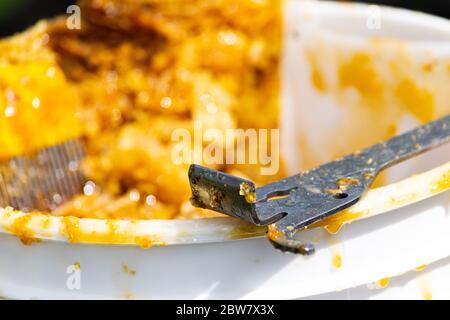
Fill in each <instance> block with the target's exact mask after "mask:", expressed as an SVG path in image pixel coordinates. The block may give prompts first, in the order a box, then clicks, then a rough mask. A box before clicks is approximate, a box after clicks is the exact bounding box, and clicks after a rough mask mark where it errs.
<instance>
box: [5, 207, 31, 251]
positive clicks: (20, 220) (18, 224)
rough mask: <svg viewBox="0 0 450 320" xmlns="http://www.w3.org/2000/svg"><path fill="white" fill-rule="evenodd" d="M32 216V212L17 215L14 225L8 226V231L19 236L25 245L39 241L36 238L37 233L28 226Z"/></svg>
mask: <svg viewBox="0 0 450 320" xmlns="http://www.w3.org/2000/svg"><path fill="white" fill-rule="evenodd" d="M32 217H33V214H32V213H29V214H25V215H22V216H20V217H17V218H15V219H14V221H13V223H12V225H11V226H9V227H7V228H6V230H7V231H8V232H10V233H12V234H13V235H15V236H17V237H19V239H20V241H22V243H23V244H24V245H31V244H33V243H34V242H37V241H39V240H38V239H36V237H35V234H34V233H33V232H32V231H31V230H30V229H29V228H28V223H29V222H30V220H31V218H32Z"/></svg>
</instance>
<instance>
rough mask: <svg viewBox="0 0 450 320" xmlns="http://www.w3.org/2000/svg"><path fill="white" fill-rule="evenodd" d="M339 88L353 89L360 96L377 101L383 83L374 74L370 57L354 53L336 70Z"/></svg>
mask: <svg viewBox="0 0 450 320" xmlns="http://www.w3.org/2000/svg"><path fill="white" fill-rule="evenodd" d="M338 78H339V85H340V87H341V88H348V87H353V88H355V89H356V90H357V91H358V92H360V93H361V95H362V96H367V97H369V98H373V99H379V98H380V97H382V95H383V91H384V90H383V81H382V79H381V78H380V76H379V75H378V73H377V72H376V69H375V66H374V63H373V60H372V57H371V56H370V55H369V54H367V53H365V52H357V53H355V54H354V55H353V56H352V58H351V59H350V61H347V62H344V63H342V64H341V65H340V66H339V69H338Z"/></svg>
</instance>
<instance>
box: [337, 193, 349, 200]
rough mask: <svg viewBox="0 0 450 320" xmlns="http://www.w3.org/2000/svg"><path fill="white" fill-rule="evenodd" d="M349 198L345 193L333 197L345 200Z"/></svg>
mask: <svg viewBox="0 0 450 320" xmlns="http://www.w3.org/2000/svg"><path fill="white" fill-rule="evenodd" d="M347 197H348V193H345V192H341V193H336V194H335V195H333V198H335V199H345V198H347Z"/></svg>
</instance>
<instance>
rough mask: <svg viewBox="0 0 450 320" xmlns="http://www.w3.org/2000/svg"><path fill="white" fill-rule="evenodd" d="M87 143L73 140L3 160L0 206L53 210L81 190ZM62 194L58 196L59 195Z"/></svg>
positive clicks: (24, 209) (0, 170)
mask: <svg viewBox="0 0 450 320" xmlns="http://www.w3.org/2000/svg"><path fill="white" fill-rule="evenodd" d="M84 154H85V152H84V145H83V143H82V142H81V141H78V140H72V141H67V142H65V143H62V144H60V145H56V146H53V147H49V148H45V149H43V150H40V151H39V152H38V153H37V154H35V155H33V156H21V157H14V158H12V159H9V160H8V161H6V162H4V163H0V207H6V206H11V207H14V208H15V209H20V210H23V211H30V210H43V211H46V210H52V209H54V208H55V207H56V206H58V205H59V204H61V203H62V202H64V201H67V200H69V199H70V198H72V197H73V196H74V195H76V194H78V193H80V192H81V190H82V187H83V184H84V176H83V174H82V173H81V169H80V166H79V165H78V166H73V165H71V163H79V162H80V161H82V159H83V157H84ZM57 195H59V196H57Z"/></svg>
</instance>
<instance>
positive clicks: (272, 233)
mask: <svg viewBox="0 0 450 320" xmlns="http://www.w3.org/2000/svg"><path fill="white" fill-rule="evenodd" d="M267 237H268V238H269V239H271V240H274V241H275V240H277V239H280V238H282V237H283V233H282V232H280V230H278V228H277V227H276V226H275V225H274V224H271V225H269V227H268V228H267Z"/></svg>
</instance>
